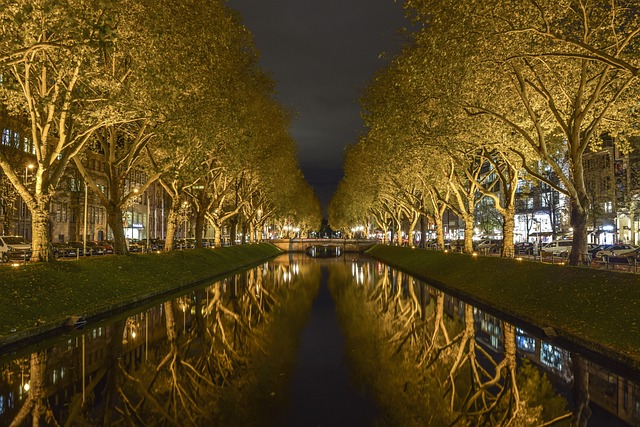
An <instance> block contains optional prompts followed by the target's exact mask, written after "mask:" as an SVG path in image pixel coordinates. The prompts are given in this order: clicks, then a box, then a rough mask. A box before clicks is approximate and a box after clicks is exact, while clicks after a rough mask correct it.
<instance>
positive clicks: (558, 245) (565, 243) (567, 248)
mask: <svg viewBox="0 0 640 427" xmlns="http://www.w3.org/2000/svg"><path fill="white" fill-rule="evenodd" d="M571 246H573V240H554V241H553V242H549V243H547V244H546V245H544V246H543V247H542V249H541V252H542V255H554V256H568V255H569V253H571Z"/></svg>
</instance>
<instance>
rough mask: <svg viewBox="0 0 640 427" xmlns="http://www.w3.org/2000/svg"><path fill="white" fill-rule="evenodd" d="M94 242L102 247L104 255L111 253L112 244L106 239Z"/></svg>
mask: <svg viewBox="0 0 640 427" xmlns="http://www.w3.org/2000/svg"><path fill="white" fill-rule="evenodd" d="M96 244H97V245H98V246H101V247H102V249H103V250H104V253H105V255H107V254H112V253H113V245H112V244H111V243H109V242H107V241H106V240H100V241H98V242H96Z"/></svg>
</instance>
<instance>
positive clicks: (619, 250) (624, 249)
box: [595, 244, 636, 260]
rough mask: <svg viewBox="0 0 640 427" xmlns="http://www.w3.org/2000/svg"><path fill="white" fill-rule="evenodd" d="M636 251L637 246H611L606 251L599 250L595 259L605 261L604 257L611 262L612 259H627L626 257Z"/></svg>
mask: <svg viewBox="0 0 640 427" xmlns="http://www.w3.org/2000/svg"><path fill="white" fill-rule="evenodd" d="M635 249H636V247H635V246H633V245H628V244H619V245H611V246H609V247H607V248H606V249H602V250H599V251H598V252H597V253H596V256H595V258H596V259H602V260H604V257H607V258H609V260H611V258H612V257H613V258H616V257H620V258H625V259H626V257H625V255H626V254H628V253H631V252H633V251H634V250H635Z"/></svg>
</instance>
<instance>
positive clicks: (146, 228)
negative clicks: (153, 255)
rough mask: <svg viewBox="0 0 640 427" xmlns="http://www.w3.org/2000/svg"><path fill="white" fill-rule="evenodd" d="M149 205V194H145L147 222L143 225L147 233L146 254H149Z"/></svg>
mask: <svg viewBox="0 0 640 427" xmlns="http://www.w3.org/2000/svg"><path fill="white" fill-rule="evenodd" d="M150 204H151V197H150V196H149V193H148V192H147V221H146V224H145V231H146V233H147V252H149V248H150V246H149V232H150V228H149V214H150V211H149V209H150V206H149V205H150Z"/></svg>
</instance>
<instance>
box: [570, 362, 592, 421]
mask: <svg viewBox="0 0 640 427" xmlns="http://www.w3.org/2000/svg"><path fill="white" fill-rule="evenodd" d="M571 363H572V365H573V384H572V385H571V397H573V404H574V406H575V409H574V411H573V419H572V420H571V425H572V426H573V427H587V423H588V421H589V417H590V416H591V409H590V408H589V372H588V371H587V363H586V361H585V360H584V359H583V358H582V356H581V355H579V354H578V353H571Z"/></svg>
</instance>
